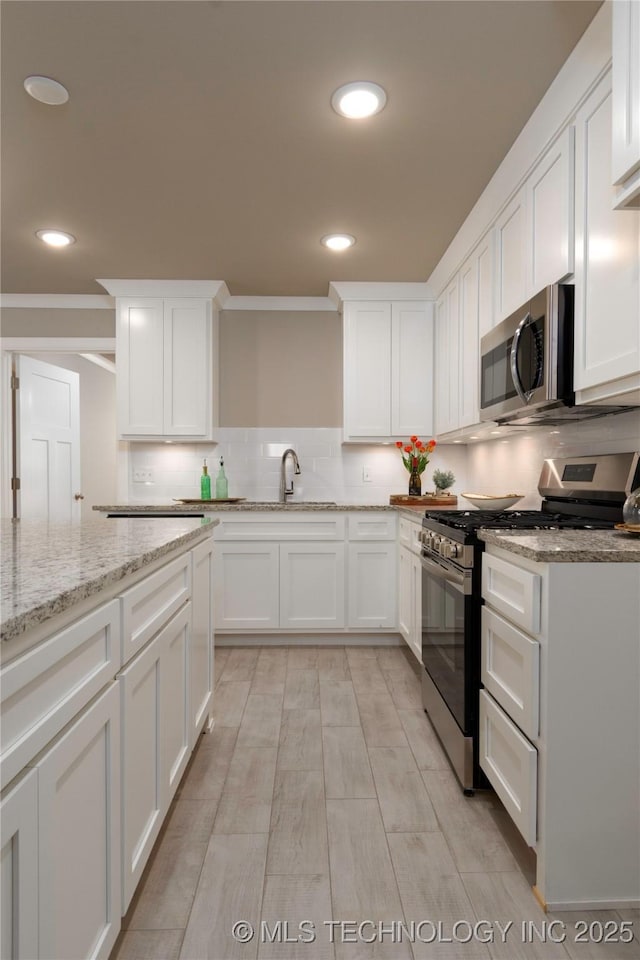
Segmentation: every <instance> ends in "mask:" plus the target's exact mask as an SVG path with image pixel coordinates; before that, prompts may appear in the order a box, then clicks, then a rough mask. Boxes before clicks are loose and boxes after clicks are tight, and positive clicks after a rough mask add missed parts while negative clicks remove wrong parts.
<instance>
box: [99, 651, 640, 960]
mask: <svg viewBox="0 0 640 960" xmlns="http://www.w3.org/2000/svg"><path fill="white" fill-rule="evenodd" d="M216 678H217V682H216V691H215V707H214V713H215V718H216V725H215V728H214V730H213V732H212V733H211V734H205V735H203V736H202V737H201V738H200V743H199V745H198V746H197V747H196V750H195V751H194V754H193V757H192V759H191V762H190V764H189V767H188V768H187V771H186V772H185V775H184V778H183V780H182V783H181V784H180V787H179V789H178V792H177V794H176V797H175V800H174V802H173V805H172V808H171V810H170V811H169V815H168V817H167V820H166V822H165V825H164V827H163V830H162V833H161V834H160V837H159V838H158V841H157V843H156V847H155V849H154V851H153V853H152V856H151V858H150V861H149V863H148V865H147V868H146V870H145V873H144V876H143V878H142V881H141V883H140V886H139V888H138V890H137V892H136V895H135V897H134V900H133V902H132V905H131V907H130V909H129V911H128V913H127V916H126V917H125V918H124V920H123V929H122V932H121V934H120V937H119V938H118V942H117V943H116V945H115V948H114V950H113V952H112V954H111V960H233V958H240V960H342V958H347V960H352V958H353V960H368V958H378V957H379V958H384V957H386V958H392V960H402V958H405V957H406V958H409V960H411V958H413V960H436V958H443V960H444V958H446V960H492V958H495V960H569V958H571V960H631V958H637V957H639V956H640V942H638V936H639V931H640V911H634V910H625V911H620V912H616V911H613V910H609V911H593V912H590V913H581V914H579V913H570V914H568V913H558V914H548V915H546V917H545V915H544V913H543V912H542V910H541V908H540V907H539V905H538V903H537V901H536V900H535V898H534V896H533V894H532V892H531V883H532V881H533V873H532V868H533V865H532V862H531V859H530V852H529V851H527V849H526V847H525V845H524V843H523V842H522V841H521V840H520V838H519V835H518V834H517V832H516V830H515V828H514V827H513V825H512V823H511V821H510V819H509V818H508V816H507V815H506V814H505V812H504V810H503V809H502V807H501V805H500V803H499V802H498V801H497V799H496V798H495V796H494V795H493V794H492V793H491V792H478V793H477V794H476V795H475V796H474V797H472V798H468V797H464V796H463V794H462V792H461V790H460V788H459V786H458V783H457V781H456V779H455V777H454V775H453V774H452V772H451V770H450V767H449V764H448V762H447V759H446V757H445V756H444V753H443V751H442V748H441V747H440V744H439V741H438V739H437V737H436V735H435V733H434V732H433V729H432V727H431V725H430V723H429V721H428V719H427V717H426V715H425V713H424V712H423V710H422V708H421V701H420V682H419V677H418V674H417V670H416V668H415V662H414V661H413V658H412V655H411V654H410V653H409V652H408V651H406V650H405V649H404V648H403V647H362V646H359V647H312V646H304V647H284V646H283V647H250V648H248V647H238V648H231V647H218V648H216ZM552 920H557V921H560V922H561V923H562V924H564V928H563V927H560V926H559V925H558V926H556V927H555V928H553V929H554V931H555V939H556V940H558V939H561V938H560V936H559V935H558V934H559V933H561V932H562V930H563V929H564V930H566V936H565V938H564V941H563V942H554V940H553V939H552V938H551V937H549V939H548V941H547V942H541V941H540V940H539V939H537V938H536V937H535V936H533V937H531V936H529V937H527V938H523V935H522V929H523V923H525V924H529V923H530V922H531V923H533V924H535V926H536V928H537V929H538V930H542V929H543V928H544V921H546V923H547V929H549V927H548V924H549V922H550V921H552ZM578 920H586V921H587V922H589V923H591V922H593V923H594V924H595V927H594V928H593V929H594V931H595V934H596V936H594V937H592V938H591V942H587V943H577V942H575V930H576V922H577V921H578ZM622 920H625V921H631V923H632V924H633V928H634V931H635V939H634V940H633V941H632V942H631V943H628V944H627V943H602V942H600V943H598V942H596V941H597V939H598V938H597V933H598V930H602V929H604V925H605V924H606V923H607V922H610V923H611V922H612V923H613V924H619V923H620V922H621V921H622ZM238 921H245V922H246V923H248V924H251V927H252V929H253V930H254V931H255V935H254V936H253V937H252V938H251V939H250V940H249V941H248V942H246V943H242V942H240V940H238V939H234V937H233V935H232V928H233V926H234V924H235V923H237V922H238ZM394 922H395V923H396V925H395V926H394V925H393V924H394ZM400 923H403V924H404V925H405V929H406V930H411V924H412V923H413V924H414V925H415V928H416V929H417V930H419V931H420V937H418V938H414V942H411V940H410V938H409V937H407V936H406V934H403V933H402V930H401V928H400V927H399V924H400ZM509 924H511V927H508V925H509ZM299 925H301V926H299ZM359 925H362V926H359ZM598 925H600V926H598ZM505 929H506V933H504V934H503V931H505ZM609 929H614V928H613V927H609ZM474 930H475V931H476V935H472V934H473V931H474ZM527 930H529V931H530V930H531V928H530V927H527ZM490 934H492V935H493V942H491V940H490ZM286 937H288V938H289V942H286V940H285V938H286ZM298 938H299V939H298ZM525 939H527V940H532V939H533V941H534V942H525ZM465 941H466V942H465Z"/></svg>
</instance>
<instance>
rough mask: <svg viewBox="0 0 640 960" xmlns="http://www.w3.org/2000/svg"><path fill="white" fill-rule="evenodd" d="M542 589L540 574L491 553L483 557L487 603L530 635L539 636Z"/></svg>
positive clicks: (483, 587)
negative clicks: (536, 634) (535, 634)
mask: <svg viewBox="0 0 640 960" xmlns="http://www.w3.org/2000/svg"><path fill="white" fill-rule="evenodd" d="M540 587H541V577H540V575H539V574H537V573H532V572H531V571H530V570H524V569H523V568H522V567H519V566H517V565H516V564H515V563H508V562H506V561H505V560H501V559H500V557H494V556H493V555H492V554H490V553H485V554H484V555H483V558H482V596H483V598H484V600H485V601H486V602H487V603H488V604H489V605H490V606H491V607H493V609H494V610H497V611H498V612H499V613H502V614H504V616H505V617H507V618H508V619H509V620H511V621H512V622H513V623H515V624H517V626H519V627H522V629H523V630H526V632H527V633H540Z"/></svg>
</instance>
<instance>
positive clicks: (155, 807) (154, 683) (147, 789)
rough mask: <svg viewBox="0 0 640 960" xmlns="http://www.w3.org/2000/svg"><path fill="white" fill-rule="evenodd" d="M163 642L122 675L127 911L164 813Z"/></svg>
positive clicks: (124, 897) (124, 901)
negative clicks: (162, 729) (162, 736)
mask: <svg viewBox="0 0 640 960" xmlns="http://www.w3.org/2000/svg"><path fill="white" fill-rule="evenodd" d="M162 654H163V644H162V641H161V640H160V638H159V637H156V639H155V640H153V641H152V642H151V643H150V644H149V645H148V646H146V647H145V648H144V650H143V651H142V652H141V653H140V654H139V655H138V656H137V657H136V658H135V659H134V660H132V661H131V663H129V664H128V665H127V666H126V667H125V668H124V670H123V671H122V672H121V673H120V675H119V682H120V687H121V692H122V798H123V803H122V809H123V820H122V881H123V882H122V913H123V914H124V913H125V912H126V910H127V908H128V906H129V903H130V902H131V897H132V896H133V892H134V890H135V888H136V886H137V884H138V881H139V880H140V877H141V875H142V871H143V869H144V866H145V864H146V862H147V860H148V859H149V854H150V853H151V850H152V848H153V844H154V843H155V840H156V837H157V836H158V833H159V832H160V827H161V825H162V818H163V817H164V813H165V811H164V806H163V795H162V784H163V775H162V769H161V763H162V755H161V744H160V737H161V727H160V721H161V716H162V699H161V688H162V668H163V657H162Z"/></svg>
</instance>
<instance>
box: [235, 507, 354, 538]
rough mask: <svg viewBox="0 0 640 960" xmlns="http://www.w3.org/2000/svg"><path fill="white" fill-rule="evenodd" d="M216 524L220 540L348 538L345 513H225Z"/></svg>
mask: <svg viewBox="0 0 640 960" xmlns="http://www.w3.org/2000/svg"><path fill="white" fill-rule="evenodd" d="M218 517H219V519H220V523H219V525H218V526H217V527H216V540H217V541H220V540H236V541H241V540H251V541H254V542H255V541H258V540H273V541H277V542H280V541H283V540H344V531H345V515H344V514H343V513H330V512H327V513H323V512H315V513H301V512H298V511H296V513H295V514H289V515H287V514H286V513H285V511H284V510H282V511H279V510H278V511H276V510H274V511H271V512H269V513H245V514H242V513H233V514H229V513H223V514H218Z"/></svg>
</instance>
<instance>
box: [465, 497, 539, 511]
mask: <svg viewBox="0 0 640 960" xmlns="http://www.w3.org/2000/svg"><path fill="white" fill-rule="evenodd" d="M460 496H461V497H464V498H465V500H468V501H469V502H470V503H472V504H473V505H474V507H478V509H479V510H506V509H507V508H508V507H512V506H513V505H514V503H518V502H519V501H520V500H522V498H523V497H524V493H504V494H502V496H499V497H498V496H495V497H494V496H492V494H489V493H461V494H460Z"/></svg>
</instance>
